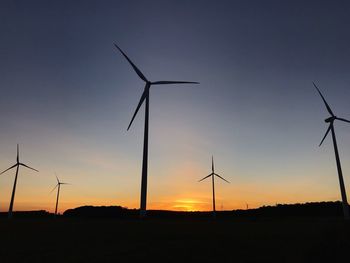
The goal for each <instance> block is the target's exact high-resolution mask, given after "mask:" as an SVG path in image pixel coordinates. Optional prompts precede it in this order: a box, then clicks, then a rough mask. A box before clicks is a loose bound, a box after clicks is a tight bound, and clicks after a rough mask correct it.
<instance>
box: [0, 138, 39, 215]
mask: <svg viewBox="0 0 350 263" xmlns="http://www.w3.org/2000/svg"><path fill="white" fill-rule="evenodd" d="M21 165H22V166H24V167H27V168H29V169H31V170H33V171H36V172H39V171H38V170H36V169H34V168H31V167H29V166H28V165H25V164H24V163H21V162H20V161H19V145H18V144H17V159H16V164H14V165H12V166H11V167H10V168H8V169H6V170H5V171H3V172H2V173H0V175H1V174H3V173H5V172H7V171H8V170H11V169H12V168H15V167H16V176H15V181H14V183H13V189H12V195H11V202H10V207H9V211H8V218H12V209H13V202H14V201H15V194H16V186H17V177H18V172H19V167H20V166H21Z"/></svg>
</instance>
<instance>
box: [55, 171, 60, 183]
mask: <svg viewBox="0 0 350 263" xmlns="http://www.w3.org/2000/svg"><path fill="white" fill-rule="evenodd" d="M55 176H56V180H57V183H58V184H59V183H60V180H59V179H58V177H57V174H56V173H55Z"/></svg>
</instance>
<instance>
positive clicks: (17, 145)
mask: <svg viewBox="0 0 350 263" xmlns="http://www.w3.org/2000/svg"><path fill="white" fill-rule="evenodd" d="M17 163H19V145H18V143H17Z"/></svg>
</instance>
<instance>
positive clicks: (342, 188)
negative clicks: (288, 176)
mask: <svg viewBox="0 0 350 263" xmlns="http://www.w3.org/2000/svg"><path fill="white" fill-rule="evenodd" d="M313 84H314V86H315V88H316V89H317V91H318V93H319V94H320V96H321V98H322V100H323V102H324V104H325V105H326V108H327V111H328V112H329V114H330V115H331V116H330V117H328V118H327V119H325V120H324V121H325V122H326V123H329V126H328V129H327V131H326V134H325V135H324V136H323V138H322V141H321V143H320V145H319V146H321V145H322V143H323V141H324V139H325V138H326V137H327V135H328V133H329V131H331V132H332V139H333V147H334V153H335V160H336V163H337V169H338V178H339V185H340V193H341V198H342V204H343V212H344V218H345V219H346V220H349V219H350V217H349V205H348V201H347V198H346V190H345V184H344V179H343V172H342V169H341V164H340V158H339V153H338V146H337V139H336V137H335V130H334V121H335V120H339V121H344V122H350V121H349V120H346V119H343V118H338V117H337V116H335V115H334V113H333V112H332V110H331V108H330V107H329V105H328V103H327V102H326V99H325V98H324V97H323V95H322V93H321V91H320V90H319V88H318V87H317V86H316V84H315V83H314V82H313Z"/></svg>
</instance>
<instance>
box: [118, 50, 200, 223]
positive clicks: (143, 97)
mask: <svg viewBox="0 0 350 263" xmlns="http://www.w3.org/2000/svg"><path fill="white" fill-rule="evenodd" d="M114 45H115V46H116V48H117V49H118V50H119V51H120V52H121V53H122V55H123V56H124V57H125V58H126V60H127V61H128V62H129V63H130V65H131V66H132V68H133V69H134V70H135V72H136V74H137V75H138V76H139V77H140V78H141V79H142V80H143V81H144V82H145V88H144V91H143V93H142V95H141V98H140V101H139V104H138V105H137V107H136V110H135V113H134V115H133V116H132V119H131V121H130V123H129V126H128V129H127V130H129V128H130V126H131V124H132V122H133V121H134V118H135V116H136V114H137V112H138V111H139V109H140V107H141V105H142V103H143V102H144V101H145V103H146V104H145V128H144V137H143V159H142V177H141V200H140V217H141V218H143V217H145V216H146V203H147V202H146V199H147V162H148V120H149V92H150V88H151V86H152V85H164V84H199V83H198V82H192V81H153V82H152V81H149V80H148V79H147V78H146V77H145V76H144V75H143V73H142V72H141V71H140V70H139V69H138V68H137V67H136V66H135V64H134V63H133V62H132V61H131V60H130V59H129V57H128V56H127V55H126V54H125V53H124V52H123V50H121V49H120V48H119V47H118V46H117V44H114Z"/></svg>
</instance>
